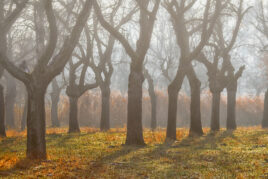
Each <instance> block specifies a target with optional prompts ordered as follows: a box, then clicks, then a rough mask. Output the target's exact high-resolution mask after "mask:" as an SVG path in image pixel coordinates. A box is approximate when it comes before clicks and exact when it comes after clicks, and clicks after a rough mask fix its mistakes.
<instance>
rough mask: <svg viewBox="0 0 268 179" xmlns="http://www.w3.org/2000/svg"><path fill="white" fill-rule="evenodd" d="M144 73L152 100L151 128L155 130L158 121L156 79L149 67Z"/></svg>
mask: <svg viewBox="0 0 268 179" xmlns="http://www.w3.org/2000/svg"><path fill="white" fill-rule="evenodd" d="M143 71H144V75H145V77H146V79H147V82H148V86H149V87H148V92H149V96H150V101H151V129H152V131H154V130H155V129H156V125H157V121H156V105H157V97H156V94H155V90H154V81H153V79H152V77H151V76H150V74H149V72H148V71H147V69H145V68H144V70H143Z"/></svg>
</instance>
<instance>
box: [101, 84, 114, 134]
mask: <svg viewBox="0 0 268 179" xmlns="http://www.w3.org/2000/svg"><path fill="white" fill-rule="evenodd" d="M110 94H111V92H110V88H109V86H105V87H102V88H101V122H100V129H101V131H107V130H109V129H110Z"/></svg>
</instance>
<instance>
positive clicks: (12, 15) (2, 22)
mask: <svg viewBox="0 0 268 179" xmlns="http://www.w3.org/2000/svg"><path fill="white" fill-rule="evenodd" d="M27 2H28V0H24V1H22V2H20V3H19V2H17V1H12V2H10V3H11V4H10V7H14V6H16V7H15V9H14V10H13V9H12V8H10V9H9V11H8V12H6V13H5V2H4V1H0V29H1V30H0V44H1V45H0V53H7V33H8V31H9V30H10V28H11V26H12V25H13V23H14V22H15V21H16V19H17V18H18V16H19V14H20V13H21V11H22V10H23V9H24V7H25V5H26V3H27ZM0 58H1V57H0ZM3 72H4V69H3V66H2V65H0V78H1V77H2V75H3ZM0 101H1V102H0V136H6V132H5V102H4V101H5V99H4V89H3V86H2V85H0Z"/></svg>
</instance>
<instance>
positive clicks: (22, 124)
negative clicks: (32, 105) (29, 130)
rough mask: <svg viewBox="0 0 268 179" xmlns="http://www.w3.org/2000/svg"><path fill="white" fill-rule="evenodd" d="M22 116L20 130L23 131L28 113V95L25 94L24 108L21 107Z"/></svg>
mask: <svg viewBox="0 0 268 179" xmlns="http://www.w3.org/2000/svg"><path fill="white" fill-rule="evenodd" d="M23 108H24V109H23V114H22V118H21V130H22V131H24V129H25V127H26V121H27V112H28V95H27V92H26V93H25V96H24V107H23Z"/></svg>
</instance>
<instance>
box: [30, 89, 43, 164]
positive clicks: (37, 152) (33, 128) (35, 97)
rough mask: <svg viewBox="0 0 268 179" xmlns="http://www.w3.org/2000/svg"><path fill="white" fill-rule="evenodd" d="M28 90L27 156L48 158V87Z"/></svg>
mask: <svg viewBox="0 0 268 179" xmlns="http://www.w3.org/2000/svg"><path fill="white" fill-rule="evenodd" d="M27 91H28V115H27V158H30V159H46V140H45V135H46V120H45V119H46V118H45V92H46V88H43V87H42V88H31V89H29V88H28V89H27Z"/></svg>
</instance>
